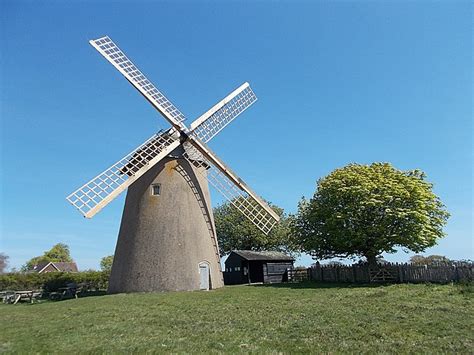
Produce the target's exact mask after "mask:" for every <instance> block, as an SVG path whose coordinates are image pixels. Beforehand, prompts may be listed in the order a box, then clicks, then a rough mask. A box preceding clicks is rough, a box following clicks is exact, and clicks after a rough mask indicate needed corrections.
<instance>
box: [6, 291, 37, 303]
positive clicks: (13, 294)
mask: <svg viewBox="0 0 474 355" xmlns="http://www.w3.org/2000/svg"><path fill="white" fill-rule="evenodd" d="M41 295H42V291H41V290H27V291H4V292H2V294H1V297H2V301H3V303H7V304H17V303H18V302H19V301H21V300H28V301H29V302H30V303H33V302H34V301H37V300H38V298H40V297H41Z"/></svg>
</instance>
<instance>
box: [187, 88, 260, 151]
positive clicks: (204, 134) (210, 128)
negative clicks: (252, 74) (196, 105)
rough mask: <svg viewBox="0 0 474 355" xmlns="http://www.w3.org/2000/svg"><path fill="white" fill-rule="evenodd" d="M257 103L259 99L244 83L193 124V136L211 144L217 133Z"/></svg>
mask: <svg viewBox="0 0 474 355" xmlns="http://www.w3.org/2000/svg"><path fill="white" fill-rule="evenodd" d="M255 101H257V97H256V96H255V94H254V92H253V91H252V89H251V88H250V85H249V83H244V84H242V85H241V86H240V87H238V88H237V89H236V90H234V91H233V92H231V93H230V94H229V95H228V96H226V97H225V98H224V99H223V100H221V101H219V102H218V103H217V104H216V105H214V106H213V107H212V108H211V109H210V110H208V111H207V112H206V113H204V114H203V115H201V116H200V117H199V118H198V119H196V120H195V121H194V122H193V123H192V124H191V132H192V133H191V134H193V135H194V136H196V137H198V138H199V139H200V140H201V141H202V142H204V143H207V142H209V141H210V140H211V139H212V138H213V137H214V136H215V135H216V134H217V133H219V132H220V131H222V129H223V128H224V127H225V126H227V125H228V124H229V123H230V122H232V121H233V120H234V119H235V118H236V117H237V116H238V115H240V114H241V113H242V112H244V111H245V110H246V109H247V108H248V107H250V105H252V104H253V103H254V102H255Z"/></svg>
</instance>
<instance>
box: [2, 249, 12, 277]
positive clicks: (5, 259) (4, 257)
mask: <svg viewBox="0 0 474 355" xmlns="http://www.w3.org/2000/svg"><path fill="white" fill-rule="evenodd" d="M9 258H10V257H9V256H8V255H7V254H5V253H0V274H3V273H4V272H5V270H6V269H7V266H8V259H9Z"/></svg>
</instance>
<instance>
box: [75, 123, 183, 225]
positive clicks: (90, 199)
mask: <svg viewBox="0 0 474 355" xmlns="http://www.w3.org/2000/svg"><path fill="white" fill-rule="evenodd" d="M179 144H180V142H179V139H176V138H175V137H173V136H172V135H170V134H168V133H167V132H164V133H163V132H159V133H157V134H154V135H153V136H152V137H151V138H149V139H148V140H146V141H145V142H144V143H143V144H141V145H140V146H139V147H138V148H136V149H135V150H133V151H132V152H130V153H129V154H127V155H126V156H125V157H123V158H122V159H120V160H119V161H118V162H116V163H115V164H113V165H112V166H111V167H110V168H108V169H107V170H105V171H104V172H103V173H101V174H99V175H97V176H96V177H95V178H93V179H92V180H90V181H89V182H88V183H86V184H84V185H83V186H81V187H80V188H79V189H77V190H76V191H74V192H73V193H72V194H70V195H69V196H68V197H67V200H68V201H69V202H70V203H71V204H72V205H73V206H74V207H76V208H77V209H78V210H79V211H80V212H81V213H82V214H83V215H84V216H85V217H87V218H90V217H92V216H93V215H94V214H96V213H97V212H98V211H100V210H101V209H102V208H103V207H105V206H106V205H107V204H108V203H109V202H110V201H112V200H113V199H114V198H115V197H117V196H118V195H119V194H120V193H121V192H122V191H124V190H125V189H126V188H127V187H128V186H130V185H131V184H132V183H133V182H134V181H135V180H137V179H138V178H139V177H140V176H142V175H143V174H144V173H146V172H147V171H148V170H149V169H150V168H151V167H153V165H155V164H156V163H157V162H159V161H160V160H161V159H163V158H164V157H165V156H166V155H168V154H169V153H171V152H172V151H173V150H174V149H175V148H176V147H177V146H179Z"/></svg>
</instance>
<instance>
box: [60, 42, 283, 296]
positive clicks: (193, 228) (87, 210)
mask: <svg viewBox="0 0 474 355" xmlns="http://www.w3.org/2000/svg"><path fill="white" fill-rule="evenodd" d="M90 43H91V45H92V46H93V47H94V48H95V49H97V50H98V51H99V52H100V53H101V54H102V55H103V56H104V57H105V58H106V59H107V60H108V61H109V62H110V63H111V64H112V65H113V66H114V67H115V68H116V69H117V70H119V72H120V73H121V74H122V75H123V76H125V78H126V79H127V80H128V81H129V82H130V83H131V84H132V85H133V86H134V87H135V88H136V89H137V90H138V91H139V92H140V93H141V94H142V95H143V96H144V97H145V98H146V99H147V100H148V101H149V102H150V103H151V104H152V105H153V106H154V107H155V108H156V109H157V110H158V112H160V113H161V114H162V115H163V117H164V118H165V119H166V120H167V121H168V122H169V123H170V124H171V128H170V129H168V130H167V131H164V132H163V131H161V132H158V133H156V134H154V135H153V136H152V137H151V138H149V139H148V140H147V141H145V142H144V143H143V144H141V145H140V146H139V147H138V148H136V149H135V150H133V151H132V152H131V153H129V154H127V155H126V156H125V157H124V158H122V159H120V160H119V161H118V162H117V163H115V164H113V165H112V166H111V167H110V168H108V169H107V170H105V171H104V172H103V173H101V174H99V175H98V176H96V177H95V178H93V179H92V180H91V181H89V182H88V183H86V184H85V185H83V186H82V187H80V188H79V189H77V190H76V191H74V192H73V193H72V194H70V195H69V196H68V197H67V200H68V201H69V202H70V203H71V204H72V205H74V206H75V207H76V208H77V209H78V210H79V211H80V212H81V213H82V214H83V215H84V216H85V217H87V218H91V217H93V216H94V215H95V214H96V213H97V212H99V211H100V210H101V209H102V208H103V207H105V206H106V205H107V204H108V203H110V202H111V201H112V200H113V199H114V198H115V197H117V196H118V195H119V194H120V193H121V192H123V191H124V190H125V189H128V191H127V197H126V200H125V206H124V210H123V215H122V222H121V225H120V232H119V237H118V241H117V246H116V250H115V256H114V263H113V266H112V272H111V276H110V282H109V292H110V293H118V292H147V291H172V290H173V291H175V290H198V289H211V288H218V287H221V286H223V279H222V272H221V269H220V257H219V248H218V244H217V237H216V231H215V226H214V219H213V215H212V208H211V200H210V192H209V185H208V183H211V185H213V186H214V187H215V188H216V189H217V190H218V191H219V192H221V193H222V194H223V195H224V196H225V197H226V198H227V199H228V200H229V201H230V202H231V203H232V204H233V205H234V206H235V207H236V208H237V209H238V210H239V211H240V212H241V213H242V214H243V215H244V216H246V217H247V218H249V219H250V220H251V221H252V222H253V223H254V224H255V225H256V226H257V227H258V228H260V229H261V230H262V231H263V232H264V233H268V232H269V231H270V230H271V228H272V227H273V226H274V225H275V224H276V223H277V222H278V220H279V217H278V215H277V214H276V213H275V212H274V211H273V210H272V209H271V208H270V207H269V206H268V205H267V204H266V203H265V202H264V201H263V200H262V199H261V198H260V197H259V196H258V195H256V194H255V193H254V192H253V191H252V190H251V189H250V188H249V187H248V186H247V185H246V184H245V183H244V182H243V181H242V179H240V178H239V177H238V176H237V175H236V174H235V173H234V172H232V171H231V170H230V168H229V167H228V166H226V165H225V164H224V163H223V162H222V161H221V160H220V159H219V158H218V157H217V156H216V155H215V153H213V152H212V151H211V150H210V148H209V147H208V146H207V145H206V143H207V142H208V141H209V140H211V139H212V138H213V137H214V136H215V135H216V134H217V133H219V132H220V131H221V130H222V129H223V128H224V127H225V126H226V125H227V124H229V123H230V122H231V121H232V120H234V119H235V118H236V117H237V116H238V115H239V114H240V113H241V112H243V111H244V110H245V109H247V108H248V107H249V106H250V105H251V104H252V103H254V102H255V100H256V97H255V95H254V93H253V91H252V89H250V86H249V84H248V83H244V84H243V85H241V86H240V87H239V88H237V89H236V90H234V91H233V92H232V93H231V94H229V95H228V96H227V97H225V98H224V99H223V100H221V101H220V102H218V103H217V104H216V105H215V106H213V107H212V108H211V109H210V110H208V111H207V112H206V113H204V114H203V115H202V116H200V117H199V118H197V119H196V120H195V121H194V122H193V123H191V125H190V128H189V129H188V128H187V127H186V126H185V125H184V123H183V121H184V115H183V114H182V113H181V112H180V111H179V110H178V109H177V108H176V107H175V106H174V105H173V104H172V103H171V102H170V101H169V100H168V99H167V98H166V97H165V96H164V95H163V94H162V93H161V92H160V91H159V90H158V89H157V88H156V87H155V86H154V85H153V84H152V83H151V82H150V81H149V80H148V79H147V78H146V77H145V76H144V75H143V74H142V73H141V72H140V71H139V70H138V69H137V67H136V66H135V65H134V64H133V63H132V62H131V61H130V60H129V59H128V58H127V57H126V56H125V54H124V53H123V52H122V51H121V50H120V49H119V48H118V47H117V45H116V44H115V43H114V42H112V40H111V39H110V38H109V37H102V38H99V39H97V40H92V41H90Z"/></svg>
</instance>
